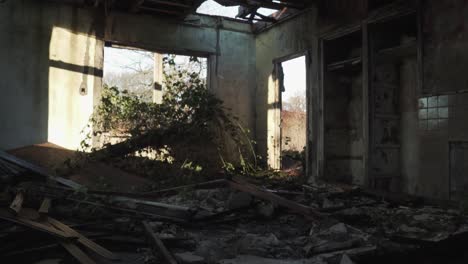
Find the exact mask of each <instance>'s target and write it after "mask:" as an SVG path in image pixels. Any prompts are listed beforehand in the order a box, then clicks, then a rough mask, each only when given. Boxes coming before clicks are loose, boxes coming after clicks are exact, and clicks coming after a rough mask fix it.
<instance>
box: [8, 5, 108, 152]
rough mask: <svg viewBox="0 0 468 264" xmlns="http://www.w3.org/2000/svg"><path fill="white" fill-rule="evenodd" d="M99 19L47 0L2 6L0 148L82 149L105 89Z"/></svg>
mask: <svg viewBox="0 0 468 264" xmlns="http://www.w3.org/2000/svg"><path fill="white" fill-rule="evenodd" d="M98 18H99V16H94V15H93V14H92V13H91V12H89V11H86V10H80V9H75V8H73V7H70V6H62V5H58V4H54V3H45V2H42V1H26V0H18V1H7V2H6V3H3V4H0V32H1V35H2V38H1V39H0V61H1V63H0V72H1V78H0V79H1V80H0V90H1V91H2V93H3V95H2V96H0V113H1V114H0V124H2V131H1V137H0V149H9V148H16V147H19V146H24V145H29V144H34V143H41V142H46V141H50V142H53V143H56V144H59V145H62V146H64V147H69V148H76V147H77V146H78V143H79V139H78V138H79V137H78V136H79V135H80V131H81V130H82V129H83V128H84V126H85V124H86V122H87V121H88V117H89V114H90V113H91V111H92V105H93V98H94V96H95V94H94V93H95V92H96V87H100V77H99V76H96V75H99V68H101V67H100V64H101V62H100V60H99V59H98V58H99V56H100V54H102V52H100V50H102V46H103V43H102V42H100V41H98V40H97V39H96V38H95V37H94V36H95V35H96V34H97V32H96V31H95V30H94V28H95V25H96V24H97V23H98V22H97V19H98ZM70 51H73V52H70ZM95 68H98V69H97V70H95ZM81 88H85V89H86V93H85V94H83V95H82V94H80V89H81Z"/></svg>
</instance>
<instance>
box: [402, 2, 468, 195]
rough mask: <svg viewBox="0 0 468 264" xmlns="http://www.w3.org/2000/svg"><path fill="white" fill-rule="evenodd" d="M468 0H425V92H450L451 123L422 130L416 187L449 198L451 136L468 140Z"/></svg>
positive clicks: (416, 190) (414, 190)
mask: <svg viewBox="0 0 468 264" xmlns="http://www.w3.org/2000/svg"><path fill="white" fill-rule="evenodd" d="M467 25H468V2H467V1H464V0H452V1H426V4H425V6H424V23H423V28H424V86H423V91H422V95H420V97H422V96H431V95H448V96H449V102H450V105H449V118H448V124H444V125H442V126H440V127H439V128H438V129H436V130H432V131H424V130H419V131H418V134H419V144H420V149H419V153H420V158H419V166H420V167H419V173H418V174H415V175H414V177H415V178H414V179H413V183H412V184H411V185H409V191H410V192H411V193H415V194H419V195H425V196H430V197H436V198H443V199H447V198H448V196H449V193H448V191H449V183H450V177H449V174H450V170H449V165H450V161H449V142H451V141H468V122H467V120H468V119H467V116H468V94H467V93H466V91H467V89H468V75H467V74H466V69H467V68H468V52H467V47H468V27H467ZM467 177H468V175H467Z"/></svg>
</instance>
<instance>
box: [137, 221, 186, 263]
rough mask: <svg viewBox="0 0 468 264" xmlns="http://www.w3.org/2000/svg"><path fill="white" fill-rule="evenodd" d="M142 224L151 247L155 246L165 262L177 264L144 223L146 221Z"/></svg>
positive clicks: (146, 223)
mask: <svg viewBox="0 0 468 264" xmlns="http://www.w3.org/2000/svg"><path fill="white" fill-rule="evenodd" d="M142 223H143V226H144V228H145V231H146V234H147V235H148V236H149V238H150V240H151V243H152V244H153V246H155V247H156V248H157V249H158V251H159V252H160V253H161V254H162V255H163V257H164V258H165V259H166V261H167V262H168V263H169V264H177V261H176V260H175V258H174V257H173V256H172V254H171V253H170V252H169V250H167V248H166V246H165V245H164V243H163V242H162V241H161V239H160V238H159V237H158V235H156V234H155V233H154V232H153V229H152V228H151V226H150V225H149V223H148V222H146V221H143V222H142Z"/></svg>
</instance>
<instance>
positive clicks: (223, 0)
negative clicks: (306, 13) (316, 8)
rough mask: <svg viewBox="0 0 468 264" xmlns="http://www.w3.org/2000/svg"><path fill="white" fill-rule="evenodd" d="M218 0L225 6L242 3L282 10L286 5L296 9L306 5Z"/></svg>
mask: <svg viewBox="0 0 468 264" xmlns="http://www.w3.org/2000/svg"><path fill="white" fill-rule="evenodd" d="M215 1H216V2H218V3H219V4H220V5H223V6H236V5H241V6H247V7H264V8H269V9H276V10H282V9H283V8H285V7H289V8H296V9H303V8H305V5H299V4H290V3H284V2H281V3H276V2H271V1H269V0H267V1H265V0H262V1H260V0H215Z"/></svg>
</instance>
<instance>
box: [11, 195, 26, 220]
mask: <svg viewBox="0 0 468 264" xmlns="http://www.w3.org/2000/svg"><path fill="white" fill-rule="evenodd" d="M23 201H24V195H23V192H22V191H18V192H17V193H16V196H15V199H13V202H11V204H10V210H11V212H12V213H14V214H16V215H17V214H19V212H20V211H21V209H22V208H23Z"/></svg>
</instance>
